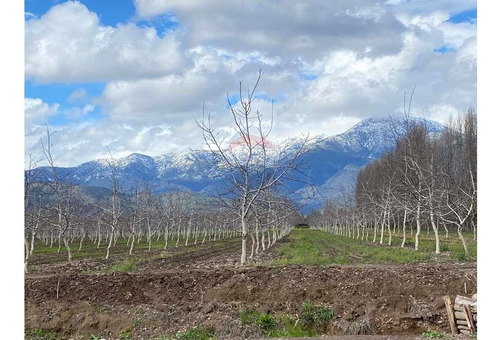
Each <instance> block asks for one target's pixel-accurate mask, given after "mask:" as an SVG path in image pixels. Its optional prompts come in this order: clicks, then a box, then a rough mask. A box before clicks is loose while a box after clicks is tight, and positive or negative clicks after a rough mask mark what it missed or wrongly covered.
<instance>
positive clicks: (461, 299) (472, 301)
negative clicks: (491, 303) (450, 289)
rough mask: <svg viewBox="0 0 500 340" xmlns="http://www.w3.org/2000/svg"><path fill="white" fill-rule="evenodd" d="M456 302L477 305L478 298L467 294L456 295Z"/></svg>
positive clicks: (457, 303)
mask: <svg viewBox="0 0 500 340" xmlns="http://www.w3.org/2000/svg"><path fill="white" fill-rule="evenodd" d="M455 304H456V305H471V306H477V300H476V299H473V298H470V297H467V296H460V295H457V296H456V297H455Z"/></svg>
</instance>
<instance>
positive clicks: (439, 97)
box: [26, 0, 477, 165]
mask: <svg viewBox="0 0 500 340" xmlns="http://www.w3.org/2000/svg"><path fill="white" fill-rule="evenodd" d="M396 3H397V4H396ZM473 3H474V2H472V1H469V0H467V1H463V2H462V1H459V2H457V1H448V0H445V1H430V0H424V1H417V2H414V1H411V2H407V1H404V2H397V1H391V2H389V1H388V2H386V3H385V4H380V3H376V2H373V1H368V0H366V1H364V0H355V1H353V0H349V1H348V0H344V1H336V2H325V1H321V2H319V1H318V2H316V1H307V2H303V1H286V2H285V1H277V2H271V1H257V2H247V1H243V0H238V1H237V2H232V5H231V6H228V4H227V3H226V2H225V1H217V2H210V1H192V0H184V1H180V0H179V1H177V0H169V1H162V0H154V1H153V0H136V1H135V5H136V9H137V12H138V15H139V16H141V17H143V18H150V17H153V16H156V15H161V14H165V13H170V14H172V15H175V17H176V20H178V22H179V24H180V29H179V31H177V32H175V33H171V34H170V35H166V36H165V37H164V38H160V37H158V35H157V34H156V32H155V31H154V29H152V28H138V27H137V26H135V25H134V24H132V23H128V24H124V25H118V26H117V27H105V26H102V25H101V24H99V21H98V19H97V16H96V14H95V13H91V12H90V11H88V10H87V9H86V8H85V6H83V5H81V4H80V3H78V2H71V3H64V4H61V5H59V6H55V7H53V8H52V9H51V11H49V12H48V13H47V14H45V15H44V16H42V17H40V18H39V19H31V20H29V21H28V22H27V23H26V26H27V33H26V34H27V50H26V72H27V76H28V77H29V78H33V79H35V80H36V81H38V82H44V81H45V82H51V81H54V82H73V81H75V82H76V81H84V80H105V81H107V84H106V86H105V89H104V91H103V93H102V94H101V96H100V98H98V99H97V100H93V101H92V104H93V105H100V106H101V113H102V114H103V117H104V118H103V119H102V120H100V121H97V122H83V123H82V122H81V121H82V120H83V121H85V119H82V118H84V117H85V115H86V114H88V113H90V112H93V110H95V107H94V106H92V105H90V104H88V105H89V106H85V104H86V100H87V97H88V94H86V93H85V92H84V91H82V90H77V91H75V92H74V93H72V94H71V95H70V97H69V98H68V100H69V101H70V102H73V103H75V104H76V103H78V104H79V105H80V106H76V107H74V108H71V109H67V110H65V111H64V112H61V114H65V115H66V118H68V119H70V120H71V119H77V121H79V123H78V124H75V123H73V124H71V125H67V126H62V127H59V128H58V130H59V132H58V140H57V143H59V145H60V146H61V149H62V150H64V152H62V151H61V154H60V157H61V162H62V163H64V164H66V165H74V164H77V163H80V162H83V161H86V160H90V159H95V158H98V157H106V156H107V155H106V146H109V148H110V149H111V150H112V151H113V153H114V154H115V156H117V157H118V156H121V155H127V154H128V153H131V152H139V153H145V154H149V155H159V154H162V153H165V152H174V151H175V152H177V151H185V150H186V149H187V148H199V147H201V145H202V139H201V131H200V130H199V128H198V127H197V126H196V123H195V120H196V119H200V118H201V114H202V105H203V103H204V102H205V105H206V106H205V108H206V111H207V112H210V113H213V114H214V119H215V122H216V124H217V125H218V126H220V127H221V129H222V130H223V131H226V132H231V131H232V130H231V127H230V126H231V118H230V116H229V115H228V111H227V108H226V107H225V106H226V102H225V97H226V93H229V95H231V96H234V95H236V94H237V93H238V84H239V81H240V80H243V90H244V91H246V90H247V89H248V88H249V87H251V86H252V85H253V82H254V81H255V79H256V76H257V73H258V70H259V69H260V68H263V70H264V78H263V79H262V80H261V84H260V86H259V88H258V92H259V94H262V95H265V96H264V97H266V98H274V99H277V102H276V103H275V104H274V120H275V124H274V132H273V135H272V138H275V139H282V138H285V137H288V136H299V135H301V134H303V133H307V132H310V133H311V134H325V135H332V134H336V133H340V132H342V131H345V130H346V129H348V128H349V127H350V126H352V125H353V124H355V123H356V122H357V121H359V120H360V119H362V118H366V117H372V116H385V115H386V114H387V113H390V114H395V113H397V112H398V111H400V110H401V109H402V107H403V95H404V93H405V92H410V91H411V90H412V89H413V87H414V86H416V91H415V96H414V102H413V113H414V114H416V115H425V116H426V117H429V118H433V119H437V120H439V121H442V122H446V121H447V119H448V116H449V115H450V114H457V113H458V112H461V111H464V110H466V109H467V108H468V107H469V106H471V105H475V102H476V88H477V86H476V83H477V80H476V68H477V51H476V50H477V41H476V40H477V39H476V35H477V34H476V24H475V23H469V22H467V23H459V24H455V23H451V22H447V20H448V19H449V18H450V16H451V15H453V14H456V13H458V12H460V11H463V10H467V9H470V8H471V6H473ZM75 23H78V24H75ZM442 46H447V47H448V48H451V49H452V50H450V51H448V52H447V53H438V52H435V51H434V50H435V49H438V48H440V47H442ZM117 56H118V57H117ZM303 75H304V76H305V77H302V76H303ZM311 76H314V77H311ZM304 78H306V79H309V80H304ZM27 100H29V99H27ZM31 105H32V107H33V108H32V109H29V110H31V111H29V110H28V109H27V117H28V115H31V116H33V117H38V118H37V119H33V120H30V122H31V123H30V124H27V126H34V128H32V129H27V135H29V137H30V138H32V139H33V140H35V136H36V134H39V133H40V131H41V130H40V128H41V127H40V126H37V125H36V124H38V123H39V122H41V121H42V118H41V117H46V116H47V114H48V112H56V111H58V110H59V111H61V110H60V109H59V108H58V107H57V105H56V104H54V105H52V106H49V105H47V104H46V103H43V101H41V100H38V101H37V102H33V103H31ZM35 107H36V109H35ZM255 108H259V109H260V110H261V111H262V112H263V113H269V112H270V111H271V104H270V103H269V101H267V100H257V101H256V102H255ZM51 110H53V111H51ZM54 110H55V111H54ZM28 111H29V112H28ZM53 114H55V113H53ZM78 119H79V120H78ZM35 123H36V124H35ZM42 132H43V131H42ZM38 137H39V135H38ZM75 139H76V140H77V141H78V143H76V144H75V142H74V140H75ZM35 144H36V143H35ZM35 144H33V143H31V144H29V143H27V148H30V147H31V148H32V150H35V149H36V148H37V147H36V146H34V145H35Z"/></svg>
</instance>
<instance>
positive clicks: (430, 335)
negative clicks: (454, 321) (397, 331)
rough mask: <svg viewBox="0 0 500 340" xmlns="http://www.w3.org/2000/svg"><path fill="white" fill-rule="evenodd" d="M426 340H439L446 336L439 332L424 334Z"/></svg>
mask: <svg viewBox="0 0 500 340" xmlns="http://www.w3.org/2000/svg"><path fill="white" fill-rule="evenodd" d="M422 336H423V337H424V338H426V339H437V338H442V337H444V334H443V333H441V332H438V331H429V332H425V333H423V334H422Z"/></svg>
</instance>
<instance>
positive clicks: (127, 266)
mask: <svg viewBox="0 0 500 340" xmlns="http://www.w3.org/2000/svg"><path fill="white" fill-rule="evenodd" d="M134 268H135V263H134V261H132V260H124V261H122V262H119V263H117V264H115V265H114V266H113V267H111V269H110V272H112V273H114V272H131V271H133V270H134Z"/></svg>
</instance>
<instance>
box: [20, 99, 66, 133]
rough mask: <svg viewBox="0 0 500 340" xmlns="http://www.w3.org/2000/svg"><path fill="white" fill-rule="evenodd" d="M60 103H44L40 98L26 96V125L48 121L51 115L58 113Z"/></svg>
mask: <svg viewBox="0 0 500 340" xmlns="http://www.w3.org/2000/svg"><path fill="white" fill-rule="evenodd" d="M58 108H59V105H58V104H53V105H49V104H47V103H44V102H43V100H42V99H40V98H25V99H24V118H25V121H26V126H27V127H29V126H31V125H33V124H39V123H43V122H44V121H46V120H47V119H48V118H49V117H50V116H54V115H56V114H57V111H58Z"/></svg>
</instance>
